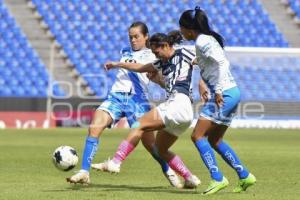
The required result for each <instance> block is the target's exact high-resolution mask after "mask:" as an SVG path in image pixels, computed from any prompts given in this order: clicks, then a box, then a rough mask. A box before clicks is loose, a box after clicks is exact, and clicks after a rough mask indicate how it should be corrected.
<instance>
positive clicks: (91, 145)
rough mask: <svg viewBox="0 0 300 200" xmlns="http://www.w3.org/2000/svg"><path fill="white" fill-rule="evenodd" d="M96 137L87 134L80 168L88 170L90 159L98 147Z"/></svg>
mask: <svg viewBox="0 0 300 200" xmlns="http://www.w3.org/2000/svg"><path fill="white" fill-rule="evenodd" d="M98 141H99V140H98V138H94V137H91V136H88V137H87V138H86V140H85V147H84V151H83V156H82V163H81V169H84V170H86V171H90V168H91V163H92V160H93V158H94V156H95V154H96V152H97V149H98Z"/></svg>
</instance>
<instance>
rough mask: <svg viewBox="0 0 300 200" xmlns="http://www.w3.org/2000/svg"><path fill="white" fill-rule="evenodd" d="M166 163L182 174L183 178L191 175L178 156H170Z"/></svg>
mask: <svg viewBox="0 0 300 200" xmlns="http://www.w3.org/2000/svg"><path fill="white" fill-rule="evenodd" d="M168 164H169V166H170V167H171V168H172V169H173V170H174V171H175V172H176V173H177V174H179V175H180V176H182V177H183V178H184V179H185V180H186V179H187V178H188V177H190V176H191V175H192V173H191V172H190V170H189V169H188V168H187V167H186V166H185V164H184V163H183V161H182V160H181V158H180V157H179V156H174V158H172V159H171V160H170V161H169V163H168Z"/></svg>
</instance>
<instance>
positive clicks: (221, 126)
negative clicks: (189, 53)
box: [179, 7, 256, 194]
mask: <svg viewBox="0 0 300 200" xmlns="http://www.w3.org/2000/svg"><path fill="white" fill-rule="evenodd" d="M179 25H180V30H181V32H182V34H183V35H184V37H185V38H186V39H187V40H193V41H195V42H196V45H195V46H196V56H197V60H196V61H197V63H198V65H199V67H200V69H201V76H202V80H201V82H200V88H201V91H200V93H201V96H202V99H203V100H204V101H205V104H204V106H203V108H202V111H201V113H200V118H199V119H198V122H197V124H196V127H195V129H194V131H193V135H192V140H193V142H194V143H195V146H196V147H197V149H198V151H199V153H200V155H201V158H202V160H203V162H204V163H205V165H206V167H207V168H208V170H209V172H210V174H211V178H212V181H211V183H210V184H209V186H208V188H207V189H206V190H205V191H204V194H214V193H216V192H218V191H219V190H221V189H223V188H225V187H227V186H228V184H229V183H228V180H227V179H226V178H225V177H224V176H223V174H222V172H221V171H220V169H219V167H218V165H217V161H216V158H215V155H214V152H213V150H212V147H213V148H214V149H215V150H216V151H217V152H218V153H219V154H220V155H221V156H222V158H223V159H224V160H225V161H226V163H227V164H229V165H230V166H231V167H232V168H233V169H234V170H235V171H236V172H237V174H238V176H239V178H240V180H239V183H238V186H237V187H236V188H235V189H234V192H241V191H245V190H246V189H247V188H248V187H249V186H251V185H253V184H254V183H255V182H256V178H255V177H254V176H253V175H252V174H251V173H249V172H248V170H247V169H246V167H245V166H244V165H243V164H242V163H241V161H240V160H239V158H238V156H237V155H236V153H235V152H234V151H233V149H232V148H231V147H230V146H229V145H228V144H226V143H225V142H224V141H223V136H224V134H225V132H226V130H227V128H228V127H229V125H230V122H231V120H232V118H233V114H234V113H235V111H236V109H237V106H238V104H239V101H240V91H239V89H238V87H237V85H236V82H235V81H234V78H233V77H232V75H231V73H230V70H229V66H230V64H229V61H228V60H227V58H226V56H225V54H224V50H223V46H224V45H223V38H222V36H221V35H219V34H218V33H216V32H214V31H212V30H211V29H210V27H209V22H208V18H207V16H206V14H205V12H204V11H202V10H201V9H200V8H199V7H196V8H195V10H187V11H185V12H184V13H183V14H182V15H181V17H180V20H179ZM207 87H208V90H207V89H206V88H207ZM203 88H204V89H203ZM209 96H210V98H209Z"/></svg>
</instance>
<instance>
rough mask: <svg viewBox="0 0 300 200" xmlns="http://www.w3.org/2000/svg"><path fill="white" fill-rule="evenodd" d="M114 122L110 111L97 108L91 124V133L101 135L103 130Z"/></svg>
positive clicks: (96, 135) (95, 135)
mask: <svg viewBox="0 0 300 200" xmlns="http://www.w3.org/2000/svg"><path fill="white" fill-rule="evenodd" d="M112 122H113V119H112V117H111V116H110V114H109V113H108V112H106V111H104V110H100V109H98V110H96V111H95V112H94V116H93V120H92V122H91V124H90V126H89V134H90V135H91V136H93V137H99V136H100V135H101V133H102V131H103V130H104V129H105V128H106V127H108V126H109V125H110V124H112Z"/></svg>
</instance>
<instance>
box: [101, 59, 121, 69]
mask: <svg viewBox="0 0 300 200" xmlns="http://www.w3.org/2000/svg"><path fill="white" fill-rule="evenodd" d="M117 64H118V63H117V62H111V61H108V62H106V63H105V64H104V67H105V69H106V70H110V69H113V68H115V67H117Z"/></svg>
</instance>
